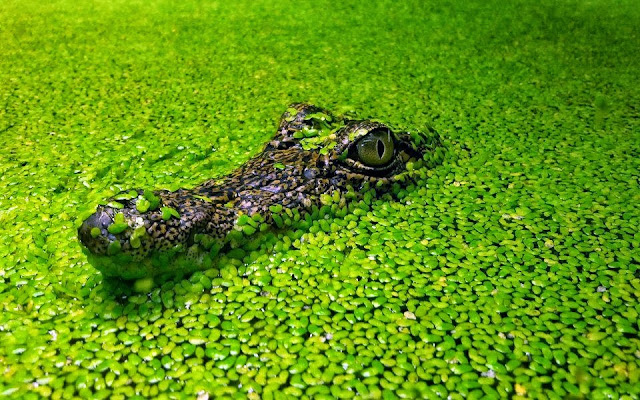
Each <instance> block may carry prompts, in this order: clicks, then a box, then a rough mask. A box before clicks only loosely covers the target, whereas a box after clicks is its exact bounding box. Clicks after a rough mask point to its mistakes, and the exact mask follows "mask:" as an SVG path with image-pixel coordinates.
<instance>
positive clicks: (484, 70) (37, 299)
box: [0, 0, 640, 399]
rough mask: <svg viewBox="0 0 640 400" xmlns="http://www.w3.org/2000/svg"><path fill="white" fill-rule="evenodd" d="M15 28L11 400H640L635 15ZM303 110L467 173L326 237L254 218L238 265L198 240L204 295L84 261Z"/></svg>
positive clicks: (296, 218) (79, 22)
mask: <svg viewBox="0 0 640 400" xmlns="http://www.w3.org/2000/svg"><path fill="white" fill-rule="evenodd" d="M0 20H1V21H2V25H1V26H2V29H0V43H2V57H0V66H1V67H2V68H0V83H1V86H2V88H3V90H2V91H1V94H0V98H1V99H2V104H3V106H2V107H0V132H2V135H0V142H2V147H1V148H2V150H1V151H2V157H0V243H2V244H1V245H0V311H1V312H0V397H9V398H24V399H31V398H34V399H35V398H40V397H51V398H53V399H60V398H96V399H100V398H113V399H129V398H133V399H141V398H160V399H171V398H190V399H193V398H198V399H206V398H250V399H282V398H309V399H311V398H313V399H333V398H374V399H379V398H382V399H396V398H451V399H474V398H486V399H494V398H515V399H526V398H551V399H565V398H589V399H636V398H638V397H640V361H639V360H640V340H639V339H638V330H639V329H640V325H639V324H638V320H639V318H638V317H639V313H640V304H639V302H638V298H639V297H640V250H638V249H639V248H640V234H639V233H638V226H639V225H640V207H639V206H638V205H639V204H640V186H639V181H638V171H639V170H640V157H638V155H639V154H640V120H639V119H638V118H637V111H638V110H637V106H636V105H637V104H640V91H639V89H638V88H639V86H638V85H637V82H638V81H640V71H639V67H638V66H639V65H640V60H639V59H638V51H637V49H638V47H639V46H640V43H639V40H640V39H639V38H640V34H639V33H638V26H640V14H639V12H638V7H637V4H636V3H635V2H632V1H627V0H623V1H616V2H613V1H610V0H596V1H592V2H565V3H558V2H552V1H548V0H543V1H536V2H532V1H524V0H517V1H515V2H511V3H505V2H497V1H471V2H456V1H443V2H419V1H410V2H406V3H402V4H400V3H397V2H394V3H391V2H378V3H369V2H353V1H347V2H339V3H338V2H328V1H322V0H321V1H314V2H308V3H300V4H296V6H295V7H294V8H292V7H291V5H290V4H288V3H284V2H282V1H279V0H269V1H267V2H249V1H243V0H241V1H236V2H233V3H225V2H213V3H207V4H201V3H196V2H193V1H186V2H180V3H179V4H177V3H175V2H167V1H164V0H158V1H152V2H150V3H145V4H144V5H142V4H141V3H137V2H124V1H120V0H116V1H115V2H114V1H112V2H109V3H91V4H88V3H87V4H82V3H77V2H70V1H67V0H60V1H56V2H53V3H50V4H43V3H41V2H38V3H36V2H33V1H30V0H28V1H20V2H18V1H15V0H9V1H8V2H3V7H2V8H0ZM295 101H311V102H314V103H316V104H318V105H321V106H324V107H327V108H328V109H331V110H337V111H338V112H341V113H344V114H347V115H350V116H351V117H352V118H358V117H376V118H379V119H380V120H381V121H383V122H385V123H388V124H390V125H391V126H394V127H398V129H399V130H401V129H406V130H409V131H411V130H424V129H425V127H426V126H428V125H433V127H434V128H435V129H436V130H438V131H439V132H440V134H441V135H442V137H443V139H444V142H445V144H446V150H442V151H446V154H438V155H436V156H435V157H442V156H444V158H445V162H444V163H443V164H442V165H441V166H439V167H436V168H429V167H428V166H429V165H430V163H432V160H424V164H425V165H423V166H421V165H412V166H410V169H411V170H413V171H415V172H416V176H417V179H416V181H415V182H413V183H411V182H408V183H407V185H406V186H398V187H396V188H394V190H393V193H389V194H386V195H383V196H373V194H372V193H371V192H369V193H367V195H366V196H365V199H364V200H363V201H361V202H357V203H356V202H354V203H349V204H348V205H345V204H344V201H343V199H341V198H339V197H338V198H334V195H333V193H327V194H326V196H323V199H322V201H323V205H322V207H319V208H318V209H317V210H314V212H313V215H312V216H309V217H308V218H307V217H305V216H300V215H298V214H296V213H292V212H287V211H286V210H283V209H282V208H281V207H277V206H274V207H273V208H272V209H271V211H272V212H274V213H275V214H276V218H274V219H275V223H276V224H277V226H278V227H279V228H280V229H278V230H277V231H270V230H264V231H263V230H262V229H263V228H262V227H263V226H265V224H264V223H263V220H262V219H261V216H242V217H241V218H239V219H238V221H237V222H238V223H237V228H238V229H237V230H235V231H234V232H236V233H234V235H235V236H233V237H232V238H230V243H231V247H232V249H231V251H230V252H224V251H222V252H221V246H220V243H218V242H217V241H215V240H213V239H211V238H209V237H206V236H202V237H198V238H196V239H194V240H195V241H196V243H197V244H198V245H201V246H203V247H205V248H206V249H208V251H209V253H208V256H207V257H203V258H202V259H200V260H198V262H200V263H202V265H204V266H208V268H205V269H204V270H202V271H198V272H196V273H193V274H191V275H187V274H184V276H182V277H178V278H175V279H166V280H160V281H159V282H155V283H154V282H150V281H148V280H146V281H145V280H139V281H137V282H136V286H137V287H130V285H124V284H122V283H121V282H118V281H113V280H110V279H105V278H104V277H103V276H102V275H101V274H99V273H97V272H96V271H95V269H94V268H92V267H91V265H89V264H88V263H87V258H86V256H85V255H84V254H83V253H82V252H81V248H80V246H79V244H78V240H77V233H76V229H77V227H78V225H79V224H80V223H81V221H82V220H83V219H84V218H86V217H87V216H88V215H90V214H91V213H92V212H93V210H94V209H95V206H96V205H97V204H99V203H100V201H102V200H103V199H105V198H109V197H110V196H113V195H116V194H118V193H120V194H121V195H120V196H119V199H118V200H119V201H120V202H127V201H135V202H136V207H138V210H140V211H143V210H145V211H146V210H156V209H160V207H162V206H163V205H161V204H159V200H158V197H157V196H155V195H154V194H153V190H161V189H168V190H176V189H178V188H181V187H186V188H189V187H193V186H195V185H197V184H199V183H201V182H203V181H205V180H207V179H210V178H216V177H219V176H222V175H223V174H225V173H228V172H229V171H231V170H232V169H233V168H235V167H237V166H239V165H241V164H242V163H243V162H244V161H246V160H247V159H248V158H249V157H251V156H252V155H254V154H256V153H257V152H258V151H260V149H261V148H262V147H263V146H264V143H265V142H266V141H267V140H268V138H269V137H270V135H271V134H273V133H274V130H275V129H276V124H277V118H278V115H280V113H281V112H282V111H283V110H284V109H286V105H287V104H290V103H292V102H295ZM313 117H314V118H315V119H317V120H318V127H317V128H316V129H315V130H314V131H311V130H309V131H308V132H304V133H302V136H303V137H301V138H300V139H301V140H304V141H305V143H306V144H305V145H306V146H313V147H314V148H320V149H321V150H320V151H322V149H323V148H324V147H325V146H332V145H334V144H333V143H332V141H331V137H330V136H331V124H332V122H333V121H325V123H324V124H323V123H321V122H320V121H323V116H322V115H315V116H313ZM425 166H427V167H426V168H425ZM284 167H285V170H286V166H284ZM138 187H140V188H147V190H145V191H143V192H140V191H134V192H132V191H131V190H130V189H131V188H138ZM364 190H365V191H367V190H372V189H371V188H365V189H364ZM200 200H202V201H207V200H206V198H205V199H200ZM118 204H120V207H121V205H122V203H119V202H118V203H113V204H111V206H113V207H117V206H118ZM289 211H290V210H289ZM162 213H163V214H166V216H167V218H172V217H175V215H174V214H173V213H172V212H171V210H164V209H162ZM108 229H110V231H111V233H113V234H116V235H118V234H123V235H129V234H130V236H128V237H129V245H131V246H137V245H141V243H142V242H141V241H142V240H144V237H145V235H146V232H145V230H144V228H143V227H135V226H131V227H128V226H127V227H125V226H119V225H118V223H117V222H116V223H115V224H114V225H112V226H111V227H109V228H108ZM120 229H122V231H120ZM118 231H120V232H118ZM97 234H99V232H98V233H97ZM114 243H118V244H117V245H116V244H114V245H112V247H113V248H111V247H110V248H109V252H112V253H113V254H116V255H117V254H119V255H122V253H121V252H120V250H121V248H119V247H118V246H119V245H120V244H119V242H114ZM123 245H127V244H123ZM172 251H183V252H184V254H188V250H185V249H174V250H172ZM153 262H155V263H157V264H158V265H162V262H163V260H161V259H158V260H153ZM181 262H184V264H178V265H175V266H173V268H176V269H177V270H178V271H180V270H181V268H185V270H186V266H187V264H188V263H190V262H193V260H189V259H188V257H187V256H185V258H184V259H183V260H182V261H181ZM178 275H179V274H178Z"/></svg>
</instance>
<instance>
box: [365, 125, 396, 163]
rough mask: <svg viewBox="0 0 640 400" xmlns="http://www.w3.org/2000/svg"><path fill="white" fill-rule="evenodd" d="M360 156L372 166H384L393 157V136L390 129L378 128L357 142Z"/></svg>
mask: <svg viewBox="0 0 640 400" xmlns="http://www.w3.org/2000/svg"><path fill="white" fill-rule="evenodd" d="M356 148H357V152H358V158H359V159H360V161H361V162H362V163H363V164H365V165H367V166H370V167H380V166H383V165H385V164H387V163H389V161H391V159H392V158H393V153H394V149H393V138H392V137H391V132H389V131H388V130H386V129H385V130H376V131H374V132H371V133H370V134H368V135H367V136H365V137H363V138H362V139H360V140H359V141H358V143H357V144H356Z"/></svg>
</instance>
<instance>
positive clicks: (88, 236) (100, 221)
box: [78, 210, 113, 248]
mask: <svg viewBox="0 0 640 400" xmlns="http://www.w3.org/2000/svg"><path fill="white" fill-rule="evenodd" d="M112 223H113V219H112V218H111V216H110V215H109V214H108V213H107V212H105V211H104V210H99V211H96V212H95V213H93V214H92V215H91V216H90V217H89V218H87V219H86V220H85V221H84V222H83V223H82V226H80V229H78V236H80V240H81V241H82V243H83V244H84V245H85V246H87V247H89V248H91V243H92V242H95V237H96V236H95V234H93V235H92V233H91V231H92V230H93V229H94V228H97V229H99V230H100V235H101V236H102V235H103V232H104V231H105V230H106V229H107V227H108V226H109V225H111V224H112Z"/></svg>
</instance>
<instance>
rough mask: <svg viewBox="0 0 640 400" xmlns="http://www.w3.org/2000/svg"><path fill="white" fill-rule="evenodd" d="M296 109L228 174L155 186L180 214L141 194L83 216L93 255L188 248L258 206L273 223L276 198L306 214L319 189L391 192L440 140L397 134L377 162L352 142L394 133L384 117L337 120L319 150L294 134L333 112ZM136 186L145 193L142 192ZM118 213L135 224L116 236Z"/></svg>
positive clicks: (84, 238) (223, 231)
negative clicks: (116, 247)
mask: <svg viewBox="0 0 640 400" xmlns="http://www.w3.org/2000/svg"><path fill="white" fill-rule="evenodd" d="M292 108H293V109H295V110H296V111H297V114H295V115H291V114H290V113H289V112H286V113H285V114H284V115H283V117H282V119H281V122H280V126H279V127H278V132H277V133H276V135H275V136H274V138H273V139H272V140H271V141H270V142H269V143H267V145H266V146H265V148H264V150H263V151H262V152H261V153H259V154H258V155H256V156H255V157H253V158H252V159H250V160H249V161H247V162H246V163H245V164H244V165H242V166H241V167H239V168H238V169H236V170H235V171H233V172H232V173H231V174H229V175H227V176H225V177H222V178H219V179H212V180H210V181H207V182H205V183H203V184H202V185H200V186H198V187H196V188H194V189H192V190H184V189H180V190H177V191H175V192H170V191H158V192H155V194H156V195H157V196H158V197H159V198H160V200H161V203H160V206H161V207H172V208H174V209H175V210H177V211H178V212H179V214H180V217H179V218H170V219H169V220H166V221H165V220H163V218H162V213H161V212H160V210H159V209H157V210H154V211H147V212H145V213H140V212H138V211H137V209H136V204H135V203H136V201H137V200H136V199H132V200H125V201H122V200H120V201H119V202H120V203H122V204H123V205H124V207H123V208H122V209H114V208H112V207H109V206H99V207H98V208H97V210H96V212H95V213H94V214H93V215H92V216H90V217H89V218H87V220H85V221H84V223H83V224H82V226H81V227H80V228H79V230H78V233H79V237H80V240H81V242H82V244H83V245H84V246H85V247H86V249H87V250H88V251H89V252H90V253H91V254H92V255H96V256H108V255H109V252H108V246H109V244H110V243H111V242H113V241H120V244H121V246H120V247H121V249H120V253H122V254H128V255H131V256H132V257H133V260H143V259H145V257H147V256H148V255H149V254H150V253H153V252H162V251H164V250H168V249H171V248H173V247H175V246H176V245H178V244H181V245H183V246H184V247H185V248H188V247H189V246H191V245H192V244H193V242H194V236H195V235H196V234H198V233H199V234H207V235H210V236H211V237H213V238H216V239H220V240H223V239H224V238H225V237H226V235H227V234H228V233H229V232H230V231H231V230H232V229H234V225H235V224H236V220H237V218H238V216H239V215H241V214H248V215H252V214H254V213H260V214H261V215H262V216H263V217H264V218H265V222H266V223H268V224H272V223H273V219H272V215H271V212H270V210H269V206H272V205H277V204H279V205H282V207H283V208H292V209H296V210H297V211H299V212H300V213H301V214H303V213H305V212H309V211H310V210H311V208H312V207H313V206H314V205H316V206H318V205H320V195H322V194H332V193H334V192H335V191H338V192H339V193H340V196H341V197H342V196H343V195H344V194H346V193H347V192H351V193H353V194H354V195H355V196H352V197H355V198H358V194H359V193H360V190H361V189H362V188H363V186H364V185H365V184H366V183H367V182H368V183H369V186H375V187H376V188H377V191H378V192H384V191H387V190H388V189H389V188H390V187H391V185H392V184H393V183H394V182H395V178H396V177H397V176H398V175H399V174H401V173H402V172H404V171H405V170H406V164H407V162H409V161H415V160H419V159H421V158H422V156H423V155H424V154H425V153H427V152H430V151H434V150H435V148H436V147H437V146H439V145H440V142H439V140H438V138H437V135H435V134H434V132H431V133H430V134H431V136H426V135H425V136H424V137H425V138H427V137H428V138H429V140H425V141H422V143H416V140H415V138H416V135H415V134H414V135H413V136H412V135H410V134H405V133H392V137H393V144H394V146H393V147H394V150H393V151H394V154H393V158H392V160H390V161H389V162H388V163H386V164H385V165H382V166H375V167H373V166H370V165H367V164H365V163H364V162H362V160H359V159H358V156H357V154H356V155H355V156H354V150H353V146H354V145H355V143H357V142H358V140H360V139H361V138H362V137H364V136H366V135H368V134H369V133H371V132H386V131H389V132H390V129H389V128H388V127H386V126H385V125H383V124H381V123H379V122H373V121H347V120H341V119H338V121H340V124H341V125H342V127H341V128H340V129H339V130H338V131H337V132H335V137H332V138H331V142H335V143H337V144H335V145H333V148H331V149H329V150H328V151H325V153H326V154H322V152H321V151H320V148H317V149H313V150H304V149H303V147H302V144H301V139H296V138H294V134H295V133H296V132H298V131H300V130H302V129H304V128H305V127H307V128H308V127H310V125H312V124H314V120H313V119H308V115H310V114H315V113H325V114H327V115H330V114H329V113H328V112H327V111H326V110H323V109H321V108H319V107H316V106H313V105H309V104H302V103H301V104H294V105H292V106H291V107H290V108H289V110H291V109H292ZM333 118H335V117H333ZM302 140H304V139H302ZM420 141H421V140H418V142H420ZM282 166H284V167H282ZM138 193H139V194H142V191H141V190H139V191H138ZM194 196H199V197H194ZM202 197H206V198H207V199H208V200H205V199H203V198H202ZM117 213H122V214H123V215H124V217H125V221H126V222H127V223H128V224H129V226H130V227H131V228H132V229H127V230H125V231H124V232H122V233H119V234H115V235H114V234H111V233H109V232H108V227H109V225H111V224H112V223H113V220H114V216H115V214H117ZM142 225H144V227H145V229H146V232H147V237H145V239H144V240H142V242H141V245H140V246H139V247H138V248H133V247H132V246H131V244H130V241H129V239H130V237H131V235H132V231H133V228H135V227H138V226H142ZM92 228H98V229H99V230H100V235H98V236H97V237H93V236H92V235H91V230H92ZM103 272H104V271H103Z"/></svg>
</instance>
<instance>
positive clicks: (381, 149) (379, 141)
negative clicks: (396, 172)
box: [378, 139, 384, 158]
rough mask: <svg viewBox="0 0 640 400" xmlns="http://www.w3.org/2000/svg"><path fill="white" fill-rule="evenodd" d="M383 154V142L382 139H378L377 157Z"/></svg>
mask: <svg viewBox="0 0 640 400" xmlns="http://www.w3.org/2000/svg"><path fill="white" fill-rule="evenodd" d="M383 155H384V143H382V140H380V139H378V157H380V158H382V156H383Z"/></svg>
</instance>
